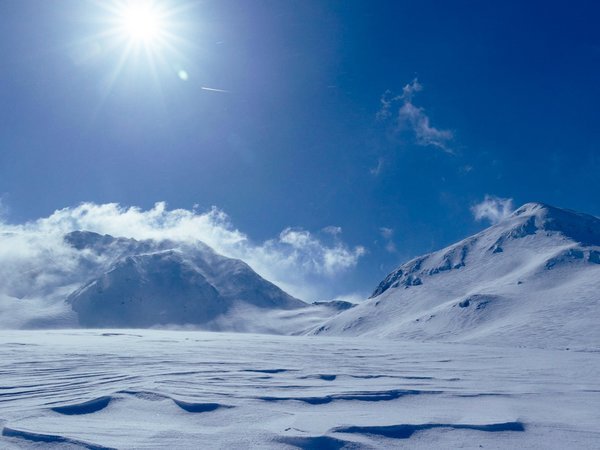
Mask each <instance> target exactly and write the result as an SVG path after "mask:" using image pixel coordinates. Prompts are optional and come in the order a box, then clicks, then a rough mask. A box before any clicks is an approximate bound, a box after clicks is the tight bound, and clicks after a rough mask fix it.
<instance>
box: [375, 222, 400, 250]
mask: <svg viewBox="0 0 600 450" xmlns="http://www.w3.org/2000/svg"><path fill="white" fill-rule="evenodd" d="M379 234H380V235H381V237H382V238H383V239H384V240H385V251H386V252H388V253H396V252H397V251H398V250H397V249H396V244H395V243H394V241H393V240H392V238H393V237H394V229H393V228H388V227H381V228H379Z"/></svg>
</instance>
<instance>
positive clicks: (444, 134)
mask: <svg viewBox="0 0 600 450" xmlns="http://www.w3.org/2000/svg"><path fill="white" fill-rule="evenodd" d="M422 90H423V85H422V84H421V83H419V81H418V80H417V79H416V78H415V79H414V80H413V81H412V82H411V83H409V84H407V85H406V86H404V88H402V94H400V95H396V96H394V94H393V93H392V92H391V91H389V90H388V91H386V92H385V93H384V94H383V96H382V97H381V108H380V109H379V111H378V112H377V118H378V119H380V120H385V119H389V118H392V117H394V118H395V120H396V129H397V131H399V132H401V131H404V130H410V131H411V132H412V133H413V135H414V139H415V143H416V144H417V145H421V146H424V147H436V148H438V149H440V150H442V151H444V152H446V153H454V152H453V151H452V149H451V148H450V142H452V140H453V139H454V134H453V133H452V131H450V130H444V129H440V128H436V127H434V126H433V125H432V124H431V120H430V119H429V116H428V115H427V114H426V113H425V109H424V108H422V107H419V106H416V105H415V104H414V102H413V99H414V97H415V96H416V94H417V93H418V92H421V91H422ZM395 108H397V112H396V110H395Z"/></svg>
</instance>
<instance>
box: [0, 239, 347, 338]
mask: <svg viewBox="0 0 600 450" xmlns="http://www.w3.org/2000/svg"><path fill="white" fill-rule="evenodd" d="M62 240H63V245H61V246H58V245H56V244H52V246H53V248H60V249H62V250H61V254H60V255H59V258H60V259H58V260H57V258H56V256H55V254H53V255H52V256H51V257H46V258H42V261H43V262H45V264H43V265H39V263H38V264H36V265H34V266H33V267H32V268H31V269H29V270H18V268H15V267H13V271H14V272H13V274H12V276H8V274H7V279H8V280H9V284H8V285H6V286H4V291H5V292H8V293H10V294H11V295H5V296H4V298H2V299H1V300H2V301H0V313H1V314H0V325H2V326H3V327H5V328H64V327H77V326H83V327H138V328H148V327H156V326H162V327H173V326H176V327H181V326H187V327H195V328H200V329H205V330H214V331H222V330H227V331H244V332H264V333H278V334H280V333H286V334H287V333H290V334H291V333H299V332H301V331H304V330H307V329H310V328H311V327H314V326H315V325H316V324H317V323H319V322H321V321H323V320H324V319H326V318H328V317H331V316H332V315H334V314H336V313H337V312H338V311H339V308H340V305H338V304H336V303H321V304H318V305H308V304H306V303H304V302H302V301H301V300H298V299H296V298H294V297H292V296H290V295H288V294H287V293H285V292H284V291H282V290H281V289H279V288H278V287H277V286H275V285H274V284H272V283H270V282H269V281H267V280H265V279H263V278H262V277H260V276H259V275H258V274H256V273H255V272H254V271H253V270H252V269H251V268H250V267H249V266H248V265H247V264H245V263H244V262H242V261H240V260H236V259H231V258H226V257H224V256H222V255H219V254H217V253H216V252H215V251H213V250H212V249H211V248H210V247H208V246H207V245H205V244H203V243H202V242H199V241H195V242H193V243H190V242H186V241H171V240H160V241H156V240H150V239H147V240H143V241H138V240H135V239H131V238H115V237H112V236H109V235H100V234H97V233H92V232H82V231H74V232H70V233H67V234H66V235H64V236H63V237H62ZM36 251H37V252H39V253H42V254H43V247H42V248H41V249H36ZM31 263H32V261H31V256H30V255H26V256H25V257H24V263H23V264H24V265H26V264H31ZM4 269H5V270H7V268H6V267H4ZM11 283H12V284H11Z"/></svg>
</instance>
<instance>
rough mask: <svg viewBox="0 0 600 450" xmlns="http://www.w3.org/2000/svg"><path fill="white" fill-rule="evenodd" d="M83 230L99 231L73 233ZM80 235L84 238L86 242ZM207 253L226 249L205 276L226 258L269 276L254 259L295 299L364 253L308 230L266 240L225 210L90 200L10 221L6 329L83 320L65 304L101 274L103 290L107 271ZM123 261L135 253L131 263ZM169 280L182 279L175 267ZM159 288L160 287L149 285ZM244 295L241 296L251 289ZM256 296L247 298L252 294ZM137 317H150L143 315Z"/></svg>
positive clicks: (0, 253) (0, 255)
mask: <svg viewBox="0 0 600 450" xmlns="http://www.w3.org/2000/svg"><path fill="white" fill-rule="evenodd" d="M80 230H85V231H88V232H90V233H88V234H81V233H80V234H79V235H77V233H75V234H74V233H73V232H77V231H80ZM95 233H97V234H95ZM105 235H106V236H105ZM76 236H79V237H78V238H77V239H76V238H75V237H76ZM82 236H86V238H85V239H84V241H85V242H83V243H82V242H79V241H80V240H81V239H83V238H82ZM87 240H89V241H90V242H87ZM99 245H101V247H102V248H101V249H100V247H98V246H99ZM207 249H208V250H207ZM212 249H214V251H213V250H212ZM156 252H163V253H162V254H161V256H160V257H159V256H154V257H153V259H152V258H150V257H149V256H148V255H149V254H154V253H156ZM164 252H171V253H170V254H168V255H167V253H164ZM199 252H200V253H203V254H206V255H208V254H210V255H216V256H211V257H210V258H209V259H211V261H210V262H209V263H205V264H204V266H205V269H202V270H204V272H203V271H202V270H200V272H201V273H202V276H206V270H208V269H206V267H208V266H209V265H210V264H212V263H214V264H221V265H223V264H224V263H223V261H224V260H228V259H237V260H242V261H244V262H247V263H248V264H250V266H252V268H253V269H254V270H256V271H257V272H258V273H260V275H262V276H259V275H258V274H256V273H254V271H253V270H252V269H250V268H249V267H248V266H247V265H246V264H243V263H242V264H243V266H239V267H244V270H246V269H245V268H246V267H247V268H248V269H249V272H247V273H250V272H251V273H252V274H253V276H256V277H257V279H258V278H260V279H261V280H263V281H264V282H266V283H268V282H267V281H266V280H265V279H269V280H272V281H274V282H275V283H276V284H278V285H280V286H281V287H283V288H284V289H286V290H289V291H290V292H291V293H292V294H293V295H294V294H295V295H297V296H301V297H304V295H303V294H306V293H309V294H310V293H311V292H310V291H308V290H303V289H302V287H303V286H306V285H307V284H310V283H309V280H319V279H321V280H326V279H330V278H331V277H334V276H336V275H337V274H339V273H341V272H344V271H345V270H348V269H350V268H352V267H354V266H355V265H356V263H357V261H358V259H359V258H360V256H361V255H362V254H363V252H364V250H363V249H362V247H356V248H353V249H351V248H349V247H348V246H346V245H345V244H343V243H342V242H341V241H339V239H336V240H335V242H334V243H333V244H332V245H327V244H325V243H323V242H322V241H321V240H320V239H318V238H317V237H315V236H314V235H313V234H311V233H310V232H308V231H305V230H292V229H286V230H284V231H283V232H282V233H281V234H280V236H278V237H277V238H274V239H271V240H268V241H266V242H263V243H262V244H256V243H253V242H252V241H251V240H250V239H249V238H248V236H247V235H245V234H244V233H243V232H241V231H239V230H237V229H236V228H235V227H233V225H232V224H231V222H230V220H229V218H228V216H227V215H226V214H225V213H224V212H223V211H221V210H219V209H217V208H212V209H211V210H209V211H207V212H203V213H199V212H197V211H195V210H191V211H190V210H184V209H176V210H171V211H169V210H167V209H166V205H165V204H164V203H157V204H156V205H155V206H154V207H153V208H152V209H150V210H148V211H143V210H141V209H139V208H125V207H121V206H119V205H117V204H105V205H96V204H92V203H85V204H82V205H80V206H77V207H75V208H65V209H62V210H59V211H56V212H55V213H53V214H52V215H51V216H49V217H47V218H43V219H38V220H36V221H33V222H28V223H26V224H22V225H9V224H6V223H2V224H0V286H1V287H0V312H1V313H2V314H1V315H0V317H1V319H0V326H2V327H21V326H64V325H73V324H75V323H76V317H75V315H74V313H73V311H71V310H70V309H69V308H65V307H64V305H65V303H64V300H65V299H66V298H70V299H71V300H72V299H73V298H74V297H73V296H74V295H75V294H74V293H75V292H77V293H78V295H79V297H78V298H82V297H85V298H88V299H89V298H90V295H91V294H90V292H92V290H93V289H92V288H91V287H90V286H88V285H87V284H86V283H89V282H90V280H95V284H94V286H95V288H94V289H96V290H97V289H98V288H99V286H101V285H102V283H103V282H104V283H107V279H108V278H106V277H109V278H110V277H114V276H116V274H119V273H124V274H128V275H127V276H130V275H131V274H130V272H131V271H133V272H135V273H137V274H138V275H139V274H141V273H144V272H145V271H147V270H150V271H153V270H154V271H155V270H157V269H156V267H154V268H152V267H149V266H148V264H150V263H149V260H152V261H154V262H155V263H156V264H158V266H160V267H162V269H164V270H166V271H171V272H172V271H175V272H177V271H185V270H188V269H189V270H192V269H193V270H196V269H198V261H196V262H194V263H193V264H192V263H190V261H189V260H190V259H191V260H193V259H194V256H193V255H196V257H197V255H198V254H199ZM221 255H223V256H221ZM217 257H218V258H223V260H218V258H217ZM123 258H133V259H131V260H128V261H125V260H123ZM136 258H137V259H136ZM237 262H238V263H240V261H237ZM190 264H191V266H190ZM194 264H196V266H194ZM151 265H152V264H150V266H151ZM200 265H201V264H200ZM190 267H192V269H190ZM194 267H195V268H194ZM239 267H238V268H237V269H236V270H238V269H239ZM193 270H192V272H193ZM231 270H233V272H235V271H236V270H234V269H231ZM111 271H112V272H111ZM163 272H164V271H163ZM233 272H232V273H233ZM188 275H190V273H188ZM196 275H197V274H196ZM160 276H162V277H163V278H162V281H156V280H155V281H156V282H157V283H159V284H160V283H163V284H164V283H166V282H167V278H168V277H167V278H165V277H166V275H165V274H164V273H162V275H160ZM169 276H175V275H173V273H170V275H169ZM182 276H183V275H182ZM253 276H249V275H247V277H250V278H253ZM102 277H105V278H102ZM263 277H264V278H265V279H263ZM209 278H210V276H209ZM159 279H161V278H160V277H159ZM253 279H254V278H253ZM103 280H104V281H103ZM237 281H238V282H240V280H237ZM246 281H248V280H246ZM92 283H93V281H92ZM248 283H250V282H249V281H248ZM209 284H210V283H209ZM250 284H252V283H250ZM269 285H270V286H273V285H272V284H271V283H269ZM85 286H88V290H87V291H85V293H84V292H83V291H81V289H82V288H84V287H85ZM156 288H157V287H156V286H152V285H151V284H150V285H147V286H145V287H144V289H150V290H156ZM140 289H141V287H140ZM269 289H271V288H269ZM206 292H208V291H206ZM281 292H282V293H283V294H285V293H284V292H283V291H281ZM313 294H314V292H313ZM128 295H130V297H131V296H132V295H133V294H132V293H130V294H128ZM136 295H137V294H136ZM182 295H185V293H182ZM285 295H286V296H287V294H285ZM235 296H237V297H236V300H238V299H239V297H241V294H240V293H237V294H235V295H234V297H235ZM248 296H249V294H248V293H246V294H244V298H248ZM133 297H135V295H133ZM133 297H131V298H133ZM288 297H289V296H288ZM290 298H292V297H290ZM294 300H295V299H294ZM98 301H99V300H98ZM286 302H287V300H286V301H284V302H283V303H286ZM76 303H77V302H75V303H73V304H76ZM92 303H94V302H92ZM100 303H101V302H100ZM250 303H251V304H253V305H254V306H256V305H255V304H254V303H252V302H250ZM259 303H260V302H259ZM292 303H293V302H292ZM79 304H80V305H82V304H83V303H79ZM167 316H168V314H167ZM167 319H169V317H166V318H165V319H164V320H161V321H160V323H168V320H167ZM136 320H140V321H141V322H140V323H145V322H144V321H143V320H142V319H141V317H137V318H136ZM96 325H99V324H96Z"/></svg>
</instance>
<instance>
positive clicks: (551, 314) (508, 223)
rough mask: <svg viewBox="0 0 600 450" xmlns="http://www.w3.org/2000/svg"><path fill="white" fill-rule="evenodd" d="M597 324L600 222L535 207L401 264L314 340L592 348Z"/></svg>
mask: <svg viewBox="0 0 600 450" xmlns="http://www.w3.org/2000/svg"><path fill="white" fill-rule="evenodd" d="M599 318H600V220H599V219H598V218H596V217H593V216H589V215H585V214H580V213H576V212H572V211H568V210H562V209H559V208H554V207H551V206H547V205H543V204H539V203H529V204H526V205H524V206H523V207H521V208H519V209H518V210H517V211H515V212H514V213H513V214H512V215H511V216H510V217H509V218H508V219H506V220H505V221H503V222H501V223H499V224H497V225H495V226H492V227H490V228H488V229H486V230H484V231H482V232H481V233H479V234H476V235H474V236H472V237H469V238H467V239H465V240H463V241H461V242H458V243H457V244H454V245H452V246H450V247H448V248H445V249H443V250H440V251H438V252H434V253H431V254H429V255H425V256H422V257H419V258H416V259H413V260H412V261H409V262H407V263H406V264H404V265H402V266H401V267H399V268H398V269H397V270H395V271H394V272H392V273H390V274H389V275H388V276H387V277H386V279H385V280H383V281H382V282H381V284H380V285H379V286H378V287H377V288H376V290H375V291H374V293H373V295H372V297H371V298H370V299H369V300H367V301H366V302H364V303H362V304H361V305H360V306H358V307H356V308H353V309H351V310H348V311H345V312H343V313H341V314H340V315H338V316H336V317H334V318H332V319H330V320H327V321H326V322H325V323H324V324H323V325H321V326H320V327H318V328H316V329H315V330H313V333H316V334H334V335H335V334H344V335H371V336H390V337H402V338H413V339H421V340H427V339H436V340H452V341H468V342H477V343H481V342H485V343H493V344H501V345H505V344H506V345H517V346H537V347H586V348H589V347H597V346H599V345H600V331H599V330H600V328H599V327H598V319H599Z"/></svg>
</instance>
